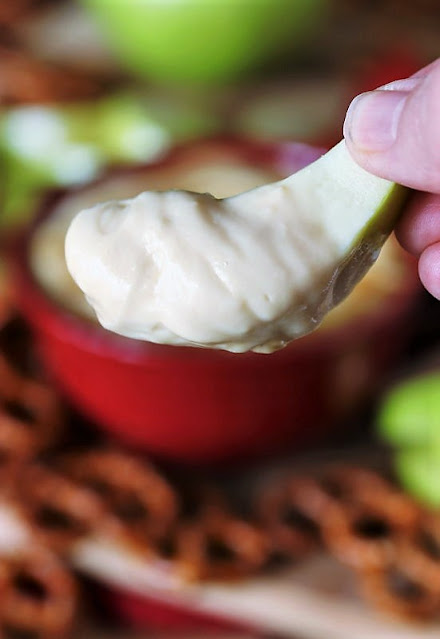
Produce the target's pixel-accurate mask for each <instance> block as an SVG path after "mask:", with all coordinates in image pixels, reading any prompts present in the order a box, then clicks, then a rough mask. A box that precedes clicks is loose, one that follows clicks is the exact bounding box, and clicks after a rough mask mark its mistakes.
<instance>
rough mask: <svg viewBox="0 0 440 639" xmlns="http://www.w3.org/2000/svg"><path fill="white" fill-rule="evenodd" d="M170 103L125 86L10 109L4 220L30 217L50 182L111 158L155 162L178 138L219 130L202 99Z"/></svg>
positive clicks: (79, 178)
mask: <svg viewBox="0 0 440 639" xmlns="http://www.w3.org/2000/svg"><path fill="white" fill-rule="evenodd" d="M176 101H177V104H178V105H180V106H181V108H180V109H179V108H178V106H176V105H175V102H176ZM168 103H169V101H168V100H164V99H163V98H161V95H160V93H158V94H155V95H152V96H142V95H138V94H137V93H135V92H133V93H128V92H126V93H122V92H121V93H115V94H112V95H109V96H107V97H105V98H103V99H101V100H96V101H93V102H90V103H87V102H83V103H78V104H68V105H63V106H44V105H30V106H22V107H16V108H10V109H7V110H5V111H4V112H3V113H2V114H1V117H0V164H1V166H2V170H3V175H4V176H6V178H5V180H4V182H3V184H2V185H1V191H0V202H1V214H0V226H1V225H4V224H12V223H16V222H19V221H21V220H22V219H25V218H26V216H27V215H28V214H29V213H30V212H32V210H33V208H34V206H35V198H36V196H37V195H38V193H39V192H40V191H42V190H44V189H46V188H48V187H51V186H52V187H53V186H71V185H73V184H78V183H82V182H86V181H88V180H91V179H93V178H94V177H95V176H96V175H97V174H98V173H99V172H100V171H101V170H102V169H103V168H105V167H106V166H107V165H109V164H120V163H136V162H148V161H150V160H153V159H156V158H157V157H158V156H159V155H161V154H162V153H163V152H164V151H166V150H167V149H168V148H169V146H170V145H171V144H173V143H174V142H176V141H179V140H182V139H185V138H186V137H191V136H197V135H207V134H210V133H214V132H215V131H216V130H218V127H219V123H218V120H217V116H216V115H215V113H212V112H210V111H208V112H206V110H204V109H203V108H202V106H198V104H197V102H195V103H194V104H193V103H192V102H191V100H189V98H188V99H186V100H184V99H183V98H182V99H180V98H179V99H178V100H175V101H173V100H171V101H170V106H169V108H166V105H167V104H168ZM173 104H174V107H171V105H173Z"/></svg>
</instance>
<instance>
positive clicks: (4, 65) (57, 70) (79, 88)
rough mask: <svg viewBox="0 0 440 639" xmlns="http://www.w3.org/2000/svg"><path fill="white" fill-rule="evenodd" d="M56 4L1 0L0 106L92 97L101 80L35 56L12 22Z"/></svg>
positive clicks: (37, 0) (43, 0)
mask: <svg viewBox="0 0 440 639" xmlns="http://www.w3.org/2000/svg"><path fill="white" fill-rule="evenodd" d="M50 4H55V0H0V105H11V104H12V105H14V104H27V103H35V104H38V103H39V104H41V103H57V102H66V101H69V100H81V99H86V98H93V97H96V96H98V95H100V94H102V93H103V91H104V90H105V86H104V80H103V79H101V78H98V77H96V76H94V75H91V74H89V73H86V72H82V71H79V70H78V69H74V68H71V67H67V66H65V65H59V64H53V63H51V62H48V61H47V60H44V59H40V58H37V57H35V55H34V54H33V53H32V52H30V51H29V50H28V49H27V47H26V45H25V44H24V43H23V42H22V41H21V39H20V37H19V36H18V35H17V33H16V29H15V28H14V27H15V25H17V24H19V23H20V21H21V20H24V19H27V18H28V17H29V16H30V17H32V15H34V14H35V13H38V12H39V11H40V10H42V9H45V8H46V5H50Z"/></svg>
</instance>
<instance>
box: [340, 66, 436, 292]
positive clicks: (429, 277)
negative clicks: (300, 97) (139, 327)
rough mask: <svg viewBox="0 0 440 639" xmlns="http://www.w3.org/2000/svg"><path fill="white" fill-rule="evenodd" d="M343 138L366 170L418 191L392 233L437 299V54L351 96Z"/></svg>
mask: <svg viewBox="0 0 440 639" xmlns="http://www.w3.org/2000/svg"><path fill="white" fill-rule="evenodd" d="M344 136H345V139H346V142H347V146H348V149H349V151H350V153H351V154H352V155H353V157H354V159H355V160H356V161H357V162H358V163H359V164H360V165H361V166H363V167H364V168H365V169H366V170H368V171H370V172H371V173H374V174H376V175H379V176H381V177H384V178H387V179H389V180H392V181H394V182H398V183H400V184H404V185H405V186H409V187H411V188H413V189H417V190H418V191H423V193H417V194H416V195H415V196H414V198H413V199H412V200H411V202H410V204H409V206H408V209H407V211H406V212H405V214H404V216H403V218H402V220H401V221H400V223H399V225H398V228H397V229H396V235H397V237H398V239H399V241H400V243H401V244H402V246H403V247H404V248H405V249H406V250H408V251H409V252H410V253H413V254H414V255H416V256H417V257H418V259H419V274H420V279H421V280H422V282H423V284H424V286H425V287H426V288H427V290H428V291H429V292H430V293H431V294H432V295H434V296H435V297H437V298H438V299H440V58H439V59H438V60H436V61H435V62H432V63H431V64H430V65H428V66H427V67H424V68H423V69H421V70H420V71H418V72H417V73H415V74H414V75H412V76H411V77H409V78H406V79H404V80H396V81H395V82H391V83H390V84H387V85H385V86H383V87H379V89H376V90H375V91H370V92H368V93H363V94H362V95H360V96H358V97H357V98H355V99H354V100H353V102H352V103H351V105H350V107H349V109H348V111H347V116H346V119H345V123H344Z"/></svg>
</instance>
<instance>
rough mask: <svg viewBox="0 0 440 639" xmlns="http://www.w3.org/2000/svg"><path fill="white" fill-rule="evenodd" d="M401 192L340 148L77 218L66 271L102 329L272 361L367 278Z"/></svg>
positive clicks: (141, 197)
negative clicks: (290, 169) (228, 187)
mask: <svg viewBox="0 0 440 639" xmlns="http://www.w3.org/2000/svg"><path fill="white" fill-rule="evenodd" d="M404 193H405V191H404V189H403V188H402V187H400V186H398V185H396V184H394V183H391V182H389V181H387V180H384V179H381V178H378V177H375V176H373V175H371V174H369V173H368V172H366V171H365V170H364V169H362V168H360V167H359V166H358V165H357V164H356V163H355V162H354V160H352V159H351V156H350V155H349V153H348V151H347V149H346V146H345V142H341V143H339V144H338V145H337V146H336V147H334V148H333V149H331V150H330V151H329V152H328V153H326V154H325V155H324V156H322V157H321V158H319V159H318V160H317V161H316V162H314V163H312V164H310V165H309V166H307V167H305V168H304V169H302V170H301V171H299V172H298V173H295V174H294V175H292V176H290V177H288V178H286V179H284V180H281V181H279V182H275V183H273V184H268V185H265V186H262V187H259V188H256V189H253V190H251V191H247V192H246V193H242V194H240V195H237V196H234V197H230V198H225V199H222V200H221V199H216V198H214V197H213V196H211V195H208V194H197V193H189V192H185V191H165V192H145V193H141V194H140V195H138V196H137V197H135V198H133V199H130V200H123V201H118V202H107V203H104V204H98V205H96V206H94V207H92V208H90V209H86V210H84V211H82V212H81V213H80V214H79V215H77V216H76V218H75V219H74V220H73V222H72V224H71V226H70V228H69V231H68V233H67V237H66V260H67V265H68V268H69V270H70V272H71V274H72V276H73V278H74V279H75V281H76V282H77V284H78V286H79V287H80V288H81V289H82V290H83V292H84V293H85V295H86V297H87V299H88V300H89V302H90V304H91V305H92V306H93V307H94V309H95V311H96V313H97V315H98V319H99V321H100V322H101V324H102V325H103V326H104V327H105V328H108V329H110V330H112V331H114V332H116V333H120V334H122V335H126V336H129V337H132V338H136V339H143V340H147V341H151V342H156V343H163V344H174V345H187V346H202V347H210V348H222V349H227V350H230V351H234V352H243V351H247V350H254V351H257V352H271V351H274V350H276V349H279V348H281V347H283V346H284V345H286V344H287V343H288V342H289V341H290V340H292V339H295V338H298V337H301V336H302V335H304V334H306V333H308V332H310V331H311V330H313V329H314V328H315V327H317V326H318V325H319V323H320V321H321V320H322V318H323V317H324V315H325V314H326V313H327V312H329V311H330V310H331V309H332V308H333V307H334V306H335V305H336V304H338V303H339V302H341V301H342V300H343V299H344V298H345V297H346V296H347V295H348V293H349V292H350V291H351V290H352V288H353V287H354V285H355V284H356V283H357V282H358V281H359V279H360V278H361V277H362V276H363V275H364V274H365V273H366V271H367V270H368V268H369V267H370V266H371V265H372V263H373V262H374V261H375V259H376V258H377V256H378V253H379V250H380V248H381V246H382V244H383V242H384V241H385V239H386V238H387V236H388V234H389V233H390V231H391V230H392V228H393V225H394V223H395V221H396V217H397V215H398V212H399V210H400V208H401V205H402V203H403V201H404Z"/></svg>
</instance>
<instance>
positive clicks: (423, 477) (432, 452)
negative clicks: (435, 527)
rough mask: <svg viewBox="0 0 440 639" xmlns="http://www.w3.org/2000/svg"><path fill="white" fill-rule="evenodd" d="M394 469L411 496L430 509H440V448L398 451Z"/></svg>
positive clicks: (430, 447)
mask: <svg viewBox="0 0 440 639" xmlns="http://www.w3.org/2000/svg"><path fill="white" fill-rule="evenodd" d="M394 468H395V471H396V474H397V476H398V478H399V481H400V483H401V484H402V486H403V488H404V489H405V490H407V491H408V493H409V494H410V495H412V496H413V497H415V499H417V500H418V501H420V502H421V503H423V504H425V505H426V506H428V507H430V508H436V509H437V508H440V446H438V445H437V446H425V447H421V448H417V447H413V448H411V447H410V448H404V449H402V450H397V451H396V453H395V456H394Z"/></svg>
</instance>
